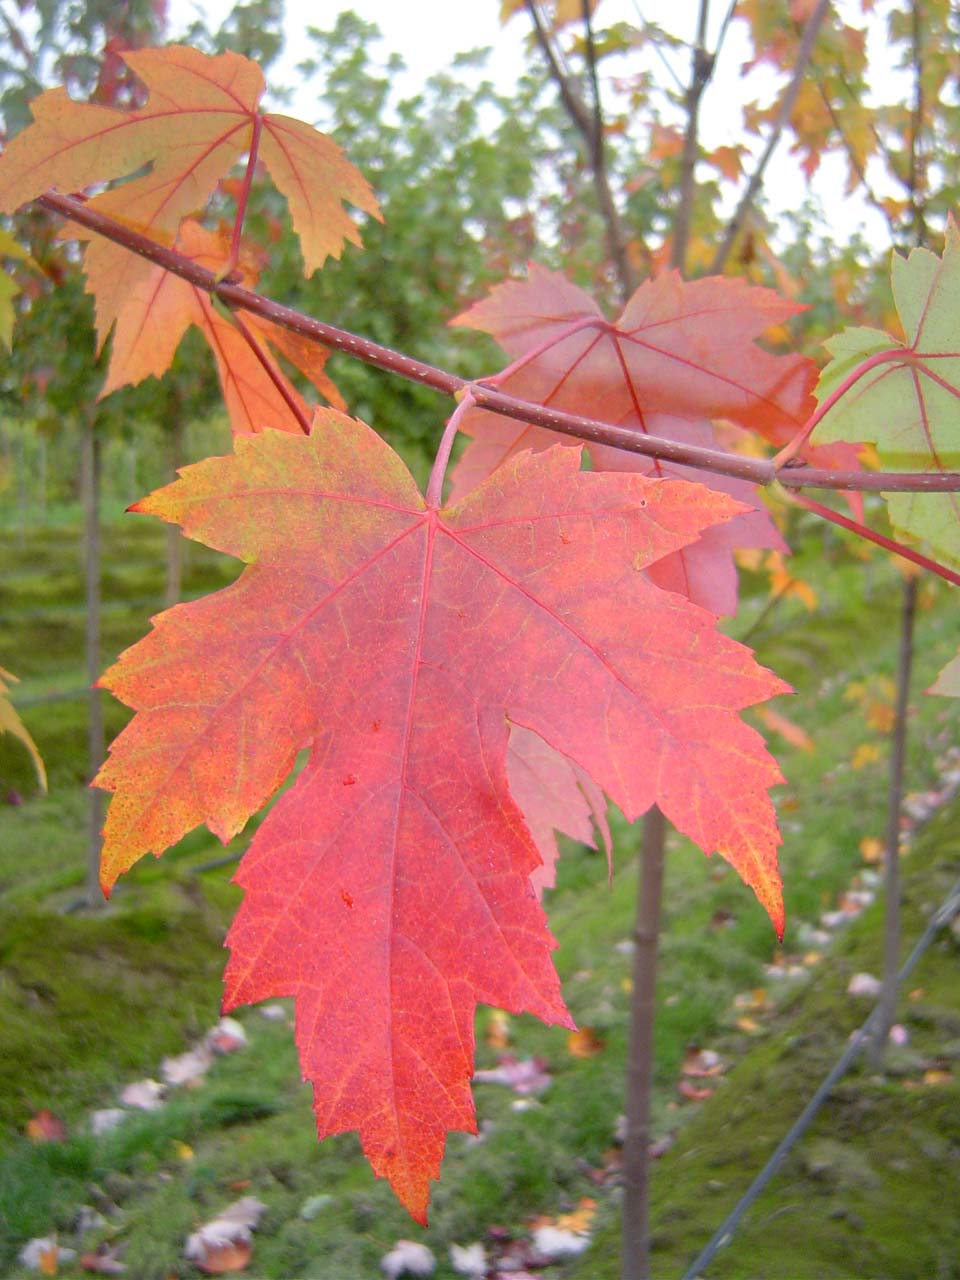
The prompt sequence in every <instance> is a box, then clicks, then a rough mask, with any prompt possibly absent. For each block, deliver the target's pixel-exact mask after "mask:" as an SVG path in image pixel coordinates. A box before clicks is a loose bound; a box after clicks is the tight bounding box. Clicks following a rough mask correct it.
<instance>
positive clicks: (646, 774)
mask: <svg viewBox="0 0 960 1280" xmlns="http://www.w3.org/2000/svg"><path fill="white" fill-rule="evenodd" d="M236 449H237V451H236V454H235V455H233V456H231V457H227V458H212V459H209V460H207V461H205V462H201V463H199V464H197V465H196V466H192V467H188V468H186V469H185V471H184V472H183V473H182V478H181V479H180V480H178V481H177V482H176V483H174V484H173V485H169V486H167V487H166V488H165V489H162V490H160V491H158V492H157V493H156V494H154V495H153V496H152V497H151V498H149V499H147V500H145V501H144V502H142V503H140V504H138V507H137V508H136V509H138V510H141V511H148V512H152V513H154V514H156V515H160V516H162V517H163V518H164V519H166V520H169V521H172V522H176V523H179V524H181V525H182V526H183V529H184V532H185V533H186V534H187V535H188V536H190V537H193V538H195V539H198V540H201V541H203V542H205V543H207V544H208V545H210V546H212V547H215V548H218V549H220V550H223V551H226V552H228V553H230V554H233V555H236V556H238V557H240V558H241V559H243V560H245V561H247V562H248V567H247V568H246V569H245V570H244V572H243V574H242V575H241V577H240V578H239V580H238V581H237V582H236V583H235V584H234V585H233V586H232V587H229V588H227V589H226V590H225V591H221V592H219V593H217V594H216V595H214V596H211V597H208V598H207V599H205V600H200V601H197V602H195V603H192V604H188V605H179V606H177V607H176V608H174V609H171V610H169V611H168V612H167V613H165V614H162V615H160V616H159V617H158V618H157V619H156V620H155V627H154V630H153V632H152V633H151V634H150V635H149V636H147V637H146V638H145V639H144V640H143V641H141V642H140V643H139V644H137V645H135V646H134V647H133V648H132V649H130V650H128V651H127V653H125V654H124V655H122V656H121V658H120V660H119V662H118V663H117V664H116V665H115V667H113V668H112V669H111V671H109V672H108V673H107V675H106V676H105V677H104V680H103V683H104V684H105V685H106V686H107V687H109V688H112V689H113V690H114V692H115V693H117V694H118V695H119V696H120V697H121V698H122V699H123V700H124V701H125V702H127V703H128V704H129V705H131V706H133V707H135V708H136V709H137V715H136V716H135V717H134V719H133V721H132V722H131V724H130V726H129V727H128V728H127V729H126V730H125V731H124V732H123V733H122V734H121V735H120V737H119V738H118V739H117V740H116V742H115V743H114V745H113V748H112V751H111V757H110V760H109V761H108V763H107V764H106V766H105V767H104V769H103V770H102V771H101V773H100V775H99V777H98V779H97V782H98V785H100V786H102V787H104V788H105V789H107V790H111V791H115V792H116V794H115V796H114V798H113V801H112V803H111V806H110V813H109V815H108V819H107V824H106V828H105V831H104V835H105V844H104V853H103V868H102V881H103V884H104V887H105V889H107V890H109V888H110V887H111V886H112V884H113V882H114V881H115V879H116V877H117V876H118V875H119V874H120V873H121V872H122V871H125V870H126V869H127V868H128V867H130V866H131V865H132V864H133V863H134V862H135V861H136V860H137V858H138V857H139V856H140V855H141V854H143V853H145V852H147V851H153V852H154V853H159V852H160V851H161V850H162V849H163V848H165V847H166V846H167V845H169V844H171V843H172V842H173V841H175V840H176V839H178V838H179V836H180V835H181V834H182V833H183V832H185V831H187V830H189V829H190V828H191V827H193V826H195V825H196V824H197V823H200V822H206V823H207V825H208V826H209V827H210V828H211V830H213V831H214V832H216V833H217V834H218V835H219V836H221V837H222V838H223V839H227V838H229V837H230V836H232V835H233V834H234V833H235V832H236V831H237V830H238V829H239V828H240V827H241V826H242V824H243V822H244V821H245V820H246V818H247V817H248V816H249V814H250V813H252V812H253V811H254V810H255V809H257V808H259V806H260V805H261V804H262V803H263V802H264V800H266V799H267V797H268V796H269V795H270V794H272V793H273V791H275V790H276V788H277V786H278V785H279V784H280V782H281V780H282V779H283V778H284V777H285V776H286V774H287V773H288V772H289V771H290V769H291V767H292V765H293V763H294V759H295V756H296V754H297V752H298V751H299V750H300V749H301V748H302V747H304V746H307V745H309V746H310V747H311V754H310V759H309V762H308V763H307V765H306V767H305V768H304V769H303V771H302V772H301V773H300V774H299V776H298V777H297V779H296V781H295V783H294V785H293V786H292V787H291V788H290V790H288V791H287V792H285V793H284V794H283V795H282V796H281V797H280V799H279V800H278V802H277V803H276V805H275V806H274V808H273V809H272V811H271V812H270V814H269V815H268V816H267V818H266V819H265V821H264V822H263V824H262V826H261V827H260V829H259V831H258V833H257V835H256V837H255V838H254V840H253V842H252V844H251V846H250V849H249V850H248V852H247V854H246V855H245V857H244V859H243V862H242V864H241V867H240V870H239V871H238V873H237V877H236V878H237V880H238V882H239V883H240V884H241V885H242V886H243V887H244V889H245V890H246V894H245V898H244V901H243V904H242V906H241V908H240V911H239V913H238V915H237V918H236V921H235V922H234V924H233V927H232V928H231V931H230V935H229V937H228V945H229V946H230V948H231V958H230V962H229V964H228V967H227V975H226V984H227V991H226V1008H227V1009H232V1008H234V1007H236V1006H237V1005H239V1004H242V1003H248V1002H251V1001H257V1000H264V999H268V998H273V997H276V996H287V995H292V996H294V997H295V998H296V1006H297V1041H298V1045H299V1049H300V1056H301V1063H302V1068H303V1072H304V1075H305V1076H306V1077H307V1078H309V1079H310V1080H312V1081H313V1084H314V1097H315V1112H316V1118H317V1128H318V1132H319V1133H320V1135H321V1136H325V1135H327V1134H332V1133H339V1132H342V1131H345V1130H349V1129H356V1130H358V1131H359V1133H360V1138H361V1142H362V1144H363V1147H364V1150H365V1151H366V1153H367V1156H368V1157H369V1159H370V1161H371V1163H372V1165H373V1168H374V1170H375V1171H376V1172H377V1174H379V1175H383V1176H387V1177H388V1178H389V1179H390V1181H391V1183H392V1185H393V1186H394V1188H395V1190H396V1192H397V1194H398V1195H399V1196H400V1198H401V1199H402V1200H403V1202H404V1204H405V1205H406V1206H407V1207H408V1209H409V1210H410V1212H411V1213H412V1214H413V1215H414V1216H415V1217H416V1218H417V1219H418V1220H424V1218H425V1215H426V1205H427V1198H428V1191H429V1182H430V1180H431V1179H432V1178H434V1177H436V1176H437V1174H438V1172H439V1165H440V1160H441V1157H442V1153H443V1147H444V1142H445V1137H446V1132H447V1131H448V1130H452V1129H461V1130H468V1131H473V1130H474V1127H475V1121H474V1114H473V1105H472V1099H471V1095H470V1088H469V1083H470V1078H471V1073H472V1053H473V1017H474V1009H475V1006H476V1004H477V1002H480V1001H482V1002H484V1003H487V1004H491V1005H494V1006H496V1007H499V1008H503V1009H507V1010H510V1011H514V1012H519V1011H524V1010H526V1011H530V1012H533V1013H535V1014H537V1015H538V1016H539V1017H541V1018H543V1019H544V1020H546V1021H548V1022H554V1023H560V1024H562V1025H565V1026H570V1025H571V1022H570V1018H569V1015H568V1014H567V1012H566V1009H565V1007H564V1004H563V1001H562V999H561V996H560V990H559V984H558V981H557V978H556V975H555V972H554V970H553V966H552V964H551V962H550V951H551V949H552V947H553V946H554V943H553V940H552V938H551V937H550V934H549V932H548V930H547V927H546V922H545V919H544V917H543V914H542V912H541V910H540V907H539V905H538V903H537V901H536V898H535V895H534V892H533V890H532V888H531V885H530V876H531V874H532V873H533V872H534V871H535V870H536V868H537V866H538V863H539V855H538V852H537V849H536V846H535V844H534V842H533V840H532V838H531V835H530V832H529V830H528V828H527V826H526V824H525V822H524V820H523V816H522V813H521V811H520V809H519V808H518V806H517V803H516V801H515V800H514V799H513V797H512V796H511V793H510V789H509V785H508V781H507V774H506V754H507V740H508V733H509V730H510V726H511V724H515V725H518V726H520V727H522V728H524V729H526V730H528V731H530V732H532V733H534V734H536V735H537V736H538V737H540V738H542V739H543V741H544V742H546V743H547V744H549V745H550V746H551V747H552V748H554V749H555V750H558V751H561V752H562V753H563V755H564V756H565V757H566V758H567V759H569V760H570V761H572V762H573V763H574V764H575V765H576V766H577V767H578V768H579V769H582V770H584V771H585V772H586V773H587V774H589V775H590V777H591V778H592V779H593V780H594V782H595V783H596V784H597V785H599V786H600V787H602V788H603V790H604V791H605V792H606V793H607V794H608V795H609V796H610V797H611V798H612V799H613V800H614V801H615V802H616V803H617V804H618V805H619V806H620V808H621V809H622V810H623V811H624V813H625V814H627V816H628V817H630V818H633V817H635V816H637V815H638V814H640V813H642V812H644V811H645V810H646V809H648V808H649V807H650V806H651V805H652V804H654V803H656V804H659V805H660V807H661V808H662V809H663V811H664V813H665V814H666V815H667V817H668V818H670V819H671V821H673V823H674V824H675V825H676V826H677V827H678V828H680V829H681V830H682V831H684V832H686V833H687V834H688V835H689V836H690V837H691V838H692V839H693V840H695V841H696V842H697V843H698V844H699V845H700V846H701V847H702V848H704V849H705V850H706V851H708V852H709V851H711V850H714V849H716V850H718V851H719V852H720V853H721V854H722V855H723V856H724V857H725V858H727V859H728V860H729V861H730V862H731V863H733V864H734V865H735V866H736V867H737V869H738V870H739V871H740V874H741V875H742V876H743V878H744V879H745V880H746V881H747V883H748V884H750V885H751V887H752V888H753V889H754V891H755V892H756V894H757V896H758V898H759V899H760V901H761V902H762V903H763V905H764V906H765V907H766V909H767V910H768V912H769V913H770V915H771V918H772V919H773V921H774V923H775V925H776V927H777V929H778V930H780V931H782V924H783V908H782V900H781V895H780V882H779V877H778V874H777V869H776V848H777V845H778V843H779V835H778V833H777V828H776V821H775V816H774V813H773V808H772V805H771V803H770V800H769V796H768V794H767V791H768V788H769V787H770V786H771V785H772V784H774V783H776V782H778V781H779V780H780V774H779V770H778V769H777V766H776V763H775V762H774V761H773V759H772V758H771V757H770V756H769V755H768V753H767V752H766V749H765V747H764V745H763V741H762V739H761V738H760V736H759V735H758V734H757V733H756V732H754V731H753V730H752V729H750V728H749V727H747V726H746V725H745V724H744V723H743V722H742V721H741V719H740V717H739V715H738V711H739V710H740V709H741V708H743V707H745V706H747V705H750V704H752V703H755V702H758V701H762V700H763V699H766V698H768V697H770V696H772V695H774V694H777V693H780V692H783V691H784V689H785V686H784V685H783V683H782V682H781V681H779V680H778V679H777V678H776V677H775V676H773V675H772V674H771V673H770V672H768V671H766V670H764V669H763V668H761V667H759V666H758V665H757V664H756V663H755V662H754V660H753V656H752V654H751V653H750V651H749V650H748V649H746V648H744V647H743V646H741V645H738V644H736V643H735V642H733V641H731V640H729V639H727V638H726V637H725V636H723V635H721V634H719V633H718V632H717V631H716V629H715V619H714V618H713V617H712V616H711V615H709V614H707V613H706V612H705V611H703V610H701V609H698V608H697V607H696V606H694V605H692V604H690V602H689V601H687V600H685V599H683V598H682V597H680V596H677V595H674V594H672V593H667V592H663V591H661V590H660V589H659V588H657V587H656V586H654V585H653V584H652V583H651V582H650V581H649V580H648V578H647V576H646V574H645V572H644V571H645V569H646V568H647V566H648V565H649V564H651V563H653V562H655V561H657V560H658V559H661V558H662V557H663V556H665V555H668V554H670V553H672V552H674V551H676V550H677V549H678V548H679V547H682V546H685V545H687V544H688V543H690V542H691V541H692V540H694V539H695V538H696V537H697V536H698V535H699V533H700V531H701V530H702V529H704V528H708V527H710V526H712V525H714V524H716V523H717V522H722V521H723V520H727V519H730V518H732V517H733V516H735V515H737V514H738V513H739V511H740V510H741V508H740V506H739V504H737V503H736V502H734V501H733V500H731V499H730V498H729V497H727V496H726V495H724V494H718V493H711V492H709V491H708V490H706V489H704V488H703V487H702V486H697V485H688V484H684V483H682V482H676V481H651V480H649V479H648V478H646V477H643V476H639V475H633V474H627V475H619V474H597V473H587V472H581V471H580V469H579V464H580V459H579V455H578V453H577V452H576V451H575V450H573V449H553V450H549V451H546V452H542V453H537V454H530V453H524V454H521V455H518V456H517V457H515V458H513V459H511V460H510V462H509V463H507V464H506V465H505V466H502V467H501V468H499V469H498V471H497V473H496V474H495V475H494V476H492V477H491V478H490V479H489V480H488V481H486V482H485V483H484V484H483V485H481V486H480V487H479V488H478V489H476V490H474V491H473V492H472V493H471V494H470V495H469V496H468V497H467V498H466V499H465V500H464V501H463V502H461V503H459V504H457V505H456V506H454V507H450V508H445V509H440V510H438V509H436V508H435V507H433V506H430V505H428V504H427V503H425V502H424V500H423V498H422V497H421V495H420V493H419V492H418V490H417V488H416V486H415V484H414V482H413V479H412V477H411V476H410V474H409V473H408V472H407V471H406V469H405V468H404V466H403V464H402V463H401V462H400V460H399V459H398V458H397V456H396V454H394V453H393V452H392V450H391V449H390V448H389V447H388V446H387V445H386V444H385V443H384V442H383V441H382V440H381V439H380V438H379V437H377V436H376V435H375V434H374V433H373V432H372V431H370V429H369V428H367V427H365V426H364V425H363V424H362V423H358V422H354V421H352V420H351V419H349V418H346V417H343V416H342V415H340V414H337V413H335V412H333V411H330V410H322V411H318V413H317V416H316V419H315V423H314V429H313V431H312V433H311V434H310V435H309V436H299V435H293V434H289V433H285V432H277V431H272V430H268V431H264V432H262V433H260V434H259V435H255V436H254V435H241V436H238V437H237V439H236Z"/></svg>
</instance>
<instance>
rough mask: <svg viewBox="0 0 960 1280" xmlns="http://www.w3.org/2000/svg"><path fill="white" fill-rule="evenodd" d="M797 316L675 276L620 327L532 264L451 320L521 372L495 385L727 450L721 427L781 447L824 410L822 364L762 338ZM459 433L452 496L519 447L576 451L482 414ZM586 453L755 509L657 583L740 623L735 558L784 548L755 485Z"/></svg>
mask: <svg viewBox="0 0 960 1280" xmlns="http://www.w3.org/2000/svg"><path fill="white" fill-rule="evenodd" d="M798 310H801V308H799V307H797V306H796V305H795V304H794V303H792V302H788V301H786V300H784V299H783V298H781V297H779V296H778V295H777V294H775V293H773V292H772V291H771V290H769V289H758V288H754V287H751V286H749V285H747V284H745V283H744V282H743V281H741V280H732V279H723V278H721V277H710V278H706V279H703V280H695V281H693V282H685V281H683V280H682V279H681V278H680V276H679V274H678V273H677V272H675V271H672V272H667V273H665V274H664V275H662V276H660V277H658V278H657V279H655V280H650V281H647V282H646V283H645V284H642V285H641V286H640V287H639V289H637V291H636V292H635V293H634V295H633V297H632V298H631V299H630V301H629V302H628V303H627V305H626V307H625V308H624V311H623V313H622V315H621V316H620V317H619V319H617V320H616V321H614V322H608V321H607V320H605V319H604V317H603V315H602V313H601V312H600V309H599V308H598V307H597V305H596V303H595V302H594V301H593V299H592V298H591V297H590V296H589V295H588V294H586V293H584V292H583V290H581V289H579V288H577V286H576V285H574V284H571V283H570V281H569V280H567V279H566V278H565V277H564V276H563V275H561V274H560V273H559V272H553V271H547V270H545V269H544V268H543V267H539V266H537V265H536V264H535V263H531V265H530V268H529V276H528V278H527V279H526V280H510V281H507V282H505V283H503V284H500V285H497V286H496V287H495V288H494V289H493V290H492V291H491V292H490V294H489V295H488V296H487V297H486V298H484V299H482V300H481V301H480V302H478V303H476V304H475V305H474V306H472V307H471V308H470V309H469V310H468V311H466V312H464V313H463V315H460V316H458V317H457V318H456V319H455V320H454V322H453V323H455V324H462V325H467V326H469V327H471V328H475V329H482V330H483V331H484V332H486V333H489V334H491V335H492V336H493V337H494V338H495V339H496V340H497V341H498V342H499V343H500V345H501V346H502V347H503V349H504V350H505V351H506V352H507V354H508V355H510V356H511V357H513V359H514V364H513V366H511V367H510V368H509V369H507V370H506V371H505V373H504V374H501V375H500V376H499V377H498V378H497V379H496V383H497V385H498V386H499V387H500V388H501V389H502V390H504V391H507V392H509V393H510V394H512V395H516V396H519V397H520V398H522V399H525V400H532V401H534V402H535V403H537V404H543V405H549V406H550V407H551V408H554V409H560V410H563V411H565V412H569V413H579V414H585V415H586V416H588V417H592V418H601V419H603V420H604V421H606V422H611V423H614V424H615V425H617V426H628V427H634V428H636V429H637V430H638V431H640V432H642V433H644V434H649V435H655V436H661V437H666V438H668V439H672V440H678V441H680V442H682V443H684V444H695V445H701V446H706V447H713V448H720V447H722V446H721V445H720V444H719V442H718V440H717V438H716V433H715V431H714V427H713V425H712V423H713V420H715V419H727V420H729V421H732V422H735V423H737V424H738V425H739V426H741V427H743V428H746V429H748V430H751V431H755V432H758V433H759V434H761V435H762V436H764V437H765V438H767V439H769V440H771V441H774V442H776V443H781V444H782V443H785V441H786V440H789V439H791V438H792V437H793V436H794V435H795V434H796V433H797V432H798V431H799V430H800V428H801V427H802V425H803V423H804V421H805V419H806V417H807V416H808V415H809V413H810V411H811V409H812V408H813V400H812V398H811V391H812V388H813V384H814V383H815V381H816V377H817V373H816V368H815V366H814V365H813V363H812V361H810V360H807V359H806V358H805V357H803V356H799V355H790V356H777V355H772V354H770V353H769V352H766V351H764V350H763V349H762V348H761V347H758V346H757V344H756V341H755V340H756V339H757V338H758V337H760V336H761V335H762V333H763V332H764V330H766V329H768V328H770V326H771V325H774V324H780V323H782V322H783V321H784V320H786V319H788V318H789V317H790V316H791V315H793V314H795V313H796V312H797V311H798ZM462 425H463V429H464V430H465V431H466V432H467V433H468V434H470V435H472V436H473V437H474V440H473V442H472V443H471V444H470V445H469V446H468V448H467V449H466V451H465V452H464V454H463V457H462V459H461V461H460V464H459V466H458V468H457V472H456V476H455V486H454V495H455V496H460V495H462V494H464V493H466V492H467V491H468V490H469V489H470V487H471V486H472V485H474V484H476V483H478V482H479V481H480V480H481V479H483V477H484V476H486V475H488V474H489V473H490V472H491V471H493V470H494V469H495V468H496V467H497V466H499V465H500V463H501V462H503V461H504V460H505V459H506V458H508V457H510V456H512V455H513V454H514V453H516V452H517V451H518V450H520V449H545V448H549V447H550V446H551V445H554V444H558V443H566V444H570V443H571V441H570V439H569V438H568V437H567V438H565V437H562V436H560V435H558V434H556V433H554V432H552V431H546V430H544V429H543V428H541V427H535V426H531V425H528V424H526V423H522V422H517V421H515V420H512V419H508V418H503V417H500V416H499V415H497V414H494V413H492V412H490V411H488V410H474V411H472V412H471V413H469V414H467V415H466V416H465V417H464V419H463V424H462ZM588 448H589V452H590V455H591V458H592V460H593V465H594V467H595V468H596V469H598V470H608V469H609V470H618V471H628V470H633V471H638V472H640V473H642V474H645V475H654V476H673V477H676V478H679V479H685V480H696V481H699V482H700V483H702V484H708V485H710V486H711V487H712V488H721V489H723V490H725V491H726V492H728V493H730V494H732V495H733V496H734V497H736V498H737V499H738V500H739V501H740V502H742V503H744V504H745V505H746V506H747V507H748V508H752V510H748V511H745V512H744V514H742V515H741V516H739V517H737V518H736V519H735V520H732V521H731V522H730V523H729V524H724V525H723V526H721V527H720V528H715V529H712V530H710V532H709V533H708V534H707V535H705V536H704V537H703V538H701V539H700V540H699V541H698V542H696V543H695V544H694V545H693V546H691V547H688V548H685V549H684V550H683V551H680V552H678V553H676V554H675V555H674V556H671V557H669V559H667V560H664V561H661V562H660V563H659V564H657V565H656V566H655V567H654V568H653V569H652V570H651V573H652V576H653V577H654V580H655V581H656V582H657V583H658V584H659V585H660V586H662V587H665V588H666V589H667V590H673V591H679V592H681V593H682V594H683V595H686V596H688V597H689V598H690V599H692V600H694V601H695V602H696V603H697V604H700V605H703V606H704V608H708V609H710V610H711V611H712V612H714V613H718V614H720V613H735V612H736V600H737V577H736V569H735V566H734V563H733V559H732V554H731V553H732V550H733V548H734V547H772V548H775V549H777V550H780V551H785V550H786V549H787V548H786V547H785V545H784V543H783V541H782V539H781V538H780V535H779V533H778V532H777V530H776V528H775V526H774V525H773V523H772V521H771V520H770V517H769V516H768V515H767V513H766V511H765V510H764V509H763V506H762V503H761V500H760V498H759V496H758V494H757V491H756V486H754V485H751V484H747V483H746V482H744V481H739V480H730V479H726V478H724V477H718V476H716V475H713V474H710V473H707V472H704V471H700V470H697V469H694V468H692V467H682V466H678V465H675V464H672V463H669V462H662V461H658V460H657V459H655V458H648V457H643V456H641V455H639V454H633V453H626V452H624V451H623V450H620V449H612V448H605V447H603V446H597V445H590V446H588Z"/></svg>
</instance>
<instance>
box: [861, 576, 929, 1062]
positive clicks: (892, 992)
mask: <svg viewBox="0 0 960 1280" xmlns="http://www.w3.org/2000/svg"><path fill="white" fill-rule="evenodd" d="M916 606H917V580H916V578H914V577H910V578H908V579H907V580H906V582H904V584H903V604H902V606H901V610H900V653H899V657H898V660H897V701H896V711H895V719H894V723H893V740H892V742H891V746H890V784H889V790H888V792H887V838H886V847H885V849H884V854H883V894H884V908H883V986H882V988H881V991H880V999H879V1002H878V1005H879V1010H880V1012H879V1018H878V1022H877V1028H876V1032H875V1034H874V1037H873V1042H872V1044H871V1046H870V1060H871V1062H872V1064H873V1066H874V1067H875V1068H879V1067H880V1066H881V1064H882V1062H883V1054H884V1050H885V1049H886V1047H887V1038H888V1037H889V1035H890V1028H891V1027H892V1026H893V1022H894V1019H895V1017H896V1013H897V989H898V986H899V982H898V974H899V970H900V815H901V811H902V808H903V776H904V767H905V764H906V756H907V716H908V713H909V704H910V675H911V671H912V667H913V629H914V619H915V617H916Z"/></svg>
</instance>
